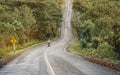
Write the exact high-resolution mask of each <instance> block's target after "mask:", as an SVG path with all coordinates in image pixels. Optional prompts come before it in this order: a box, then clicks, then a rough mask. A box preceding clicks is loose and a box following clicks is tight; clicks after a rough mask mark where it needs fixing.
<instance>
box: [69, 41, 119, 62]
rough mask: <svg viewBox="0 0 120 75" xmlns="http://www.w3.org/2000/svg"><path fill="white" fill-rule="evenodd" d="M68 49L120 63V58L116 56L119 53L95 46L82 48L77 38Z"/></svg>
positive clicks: (72, 51)
mask: <svg viewBox="0 0 120 75" xmlns="http://www.w3.org/2000/svg"><path fill="white" fill-rule="evenodd" d="M68 51H69V52H71V53H74V54H77V55H82V56H86V57H89V58H95V59H99V60H102V61H105V62H109V63H112V64H120V60H118V59H117V58H116V57H117V56H118V55H117V54H115V53H114V52H113V51H104V50H96V49H93V48H89V49H88V48H81V47H80V42H79V41H78V40H77V39H75V40H74V41H73V42H72V44H71V45H70V46H69V48H68Z"/></svg>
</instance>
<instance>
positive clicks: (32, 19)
mask: <svg viewBox="0 0 120 75" xmlns="http://www.w3.org/2000/svg"><path fill="white" fill-rule="evenodd" d="M61 6H62V1H59V0H0V59H1V58H3V57H4V56H6V55H7V54H9V52H10V51H12V44H11V42H10V40H11V39H13V38H15V39H16V40H17V43H16V45H17V48H18V49H19V47H21V46H23V45H24V44H26V43H31V42H36V41H43V40H48V39H53V38H56V37H58V36H59V32H60V23H61V21H62V11H61Z"/></svg>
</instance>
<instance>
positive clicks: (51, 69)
mask: <svg viewBox="0 0 120 75" xmlns="http://www.w3.org/2000/svg"><path fill="white" fill-rule="evenodd" d="M44 57H45V60H46V63H47V64H48V66H49V69H50V71H51V73H52V75H55V72H54V70H53V67H52V66H51V64H50V62H49V60H48V57H47V50H46V51H45V53H44Z"/></svg>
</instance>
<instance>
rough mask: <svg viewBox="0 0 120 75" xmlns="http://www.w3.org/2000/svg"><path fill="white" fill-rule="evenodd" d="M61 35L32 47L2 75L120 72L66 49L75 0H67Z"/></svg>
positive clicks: (106, 74)
mask: <svg viewBox="0 0 120 75" xmlns="http://www.w3.org/2000/svg"><path fill="white" fill-rule="evenodd" d="M64 2H65V7H64V22H63V23H62V28H61V37H60V38H59V39H58V40H56V41H53V42H51V46H50V47H47V44H44V45H42V46H37V47H35V48H32V49H30V50H28V51H26V52H24V53H23V54H21V55H20V56H19V57H17V58H16V59H14V60H13V61H11V62H9V63H8V64H7V65H6V66H4V67H3V68H2V69H0V75H120V73H119V71H116V70H113V69H109V68H107V67H103V66H101V65H98V64H94V63H91V62H89V61H88V60H85V59H83V58H82V57H80V56H77V55H74V54H71V53H68V52H67V51H66V48H67V47H68V45H69V44H70V42H71V41H72V39H73V35H72V31H71V28H72V27H71V16H72V2H71V0H65V1H64Z"/></svg>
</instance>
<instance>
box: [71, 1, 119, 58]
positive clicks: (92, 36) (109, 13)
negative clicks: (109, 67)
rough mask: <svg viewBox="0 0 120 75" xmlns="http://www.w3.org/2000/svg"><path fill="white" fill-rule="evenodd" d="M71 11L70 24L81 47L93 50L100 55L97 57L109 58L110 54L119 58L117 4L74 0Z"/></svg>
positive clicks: (115, 2)
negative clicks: (72, 11) (72, 10)
mask: <svg viewBox="0 0 120 75" xmlns="http://www.w3.org/2000/svg"><path fill="white" fill-rule="evenodd" d="M73 9H74V15H73V20H72V24H73V27H74V29H76V33H77V37H78V39H79V40H80V45H81V47H82V48H83V49H84V48H85V49H87V48H92V49H95V50H96V51H99V52H100V53H101V54H100V53H99V55H103V58H105V57H110V58H111V54H113V57H114V55H115V54H116V55H117V56H118V57H119V55H118V54H120V41H119V39H120V33H119V32H120V22H119V21H120V15H119V13H120V7H119V2H117V1H115V0H84V1H83V0H74V2H73ZM81 40H82V41H81ZM91 51H92V50H91ZM93 53H94V51H93ZM105 53H106V54H108V55H105ZM115 58H116V57H115Z"/></svg>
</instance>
